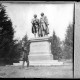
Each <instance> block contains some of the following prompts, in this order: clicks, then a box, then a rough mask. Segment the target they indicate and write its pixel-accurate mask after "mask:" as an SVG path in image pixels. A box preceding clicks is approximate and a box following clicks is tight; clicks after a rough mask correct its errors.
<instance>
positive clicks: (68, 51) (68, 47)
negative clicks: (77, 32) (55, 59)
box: [63, 24, 73, 59]
mask: <svg viewBox="0 0 80 80" xmlns="http://www.w3.org/2000/svg"><path fill="white" fill-rule="evenodd" d="M63 55H64V57H65V58H66V59H71V58H72V57H73V25H72V24H70V25H69V26H68V28H67V31H66V38H65V41H64V51H63Z"/></svg>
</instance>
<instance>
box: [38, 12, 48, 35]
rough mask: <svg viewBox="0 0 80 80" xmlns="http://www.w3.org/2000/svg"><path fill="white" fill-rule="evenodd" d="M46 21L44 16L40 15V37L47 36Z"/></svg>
mask: <svg viewBox="0 0 80 80" xmlns="http://www.w3.org/2000/svg"><path fill="white" fill-rule="evenodd" d="M48 25H49V24H48V19H47V17H46V16H44V13H41V18H40V27H41V31H42V35H43V36H45V35H48V34H49V29H48Z"/></svg>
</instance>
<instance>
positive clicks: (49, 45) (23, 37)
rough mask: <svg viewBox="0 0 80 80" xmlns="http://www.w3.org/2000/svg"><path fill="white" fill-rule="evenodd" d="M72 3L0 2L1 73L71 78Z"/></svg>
mask: <svg viewBox="0 0 80 80" xmlns="http://www.w3.org/2000/svg"><path fill="white" fill-rule="evenodd" d="M73 30H74V3H69V2H67V3H66V2H64V3H61V2H57V3H55V2H46V1H45V2H35V1H33V2H30V1H29V2H27V1H25V2H19V1H17V2H16V1H14V2H0V77H1V78H73V73H74V65H73V64H74V57H73V56H74V54H73V45H74V43H73V36H74V35H73V33H74V32H73Z"/></svg>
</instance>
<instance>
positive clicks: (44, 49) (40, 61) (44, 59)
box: [28, 13, 62, 66]
mask: <svg viewBox="0 0 80 80" xmlns="http://www.w3.org/2000/svg"><path fill="white" fill-rule="evenodd" d="M37 23H38V24H37ZM48 25H49V24H48V19H47V17H46V16H45V15H44V13H41V18H40V20H39V21H38V19H37V15H36V17H35V15H34V19H32V28H35V29H34V33H33V31H32V33H33V34H34V36H35V33H36V32H38V37H36V36H35V38H34V39H30V40H29V41H30V52H29V56H28V58H29V65H33V66H39V65H40V66H41V65H61V64H62V63H60V62H58V60H53V55H52V54H51V42H50V41H49V39H50V37H48V34H49V29H48ZM36 26H37V27H36Z"/></svg>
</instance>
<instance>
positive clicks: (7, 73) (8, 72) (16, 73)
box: [0, 62, 73, 78]
mask: <svg viewBox="0 0 80 80" xmlns="http://www.w3.org/2000/svg"><path fill="white" fill-rule="evenodd" d="M66 64H67V65H66ZM0 77H2V78H73V68H72V63H69V64H68V62H67V63H66V62H65V65H61V66H60V65H57V66H43V67H38V66H36V67H28V68H27V67H24V68H21V66H10V65H9V66H0Z"/></svg>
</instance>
